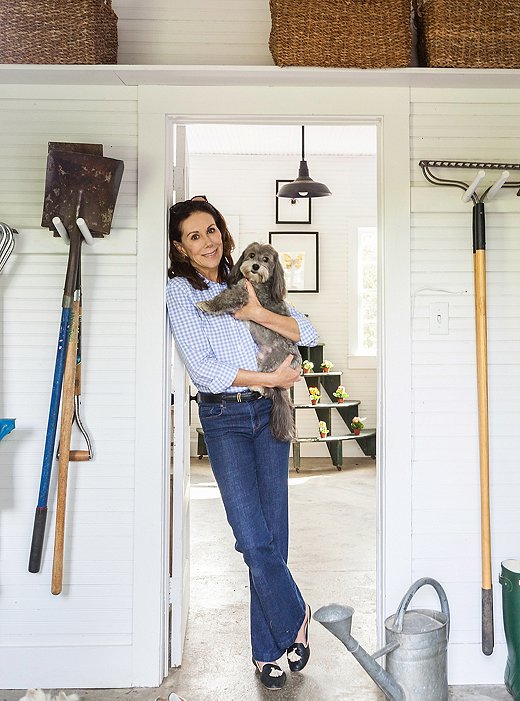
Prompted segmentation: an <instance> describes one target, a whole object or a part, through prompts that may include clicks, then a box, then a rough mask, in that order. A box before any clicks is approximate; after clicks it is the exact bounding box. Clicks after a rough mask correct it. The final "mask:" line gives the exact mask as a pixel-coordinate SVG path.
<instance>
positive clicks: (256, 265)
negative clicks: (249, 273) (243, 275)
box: [251, 263, 260, 272]
mask: <svg viewBox="0 0 520 701" xmlns="http://www.w3.org/2000/svg"><path fill="white" fill-rule="evenodd" d="M259 268H260V266H259V265H258V263H253V265H252V266H251V270H254V271H255V272H256V271H257V270H258V269H259Z"/></svg>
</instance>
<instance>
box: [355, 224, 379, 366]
mask: <svg viewBox="0 0 520 701" xmlns="http://www.w3.org/2000/svg"><path fill="white" fill-rule="evenodd" d="M372 228H374V229H376V235H377V234H378V232H377V226H376V223H375V222H374V221H368V220H363V221H362V220H360V221H358V222H355V223H354V224H353V225H352V228H351V231H350V232H349V265H348V270H349V285H348V290H349V295H348V297H349V299H348V317H349V318H348V331H349V342H348V367H349V369H351V370H364V369H371V368H377V352H378V351H377V347H376V352H375V353H373V354H367V353H364V352H362V351H361V350H360V338H361V330H360V325H359V280H360V261H359V232H360V230H361V229H372ZM378 239H379V237H378ZM377 246H379V240H378V242H377ZM378 287H379V279H378Z"/></svg>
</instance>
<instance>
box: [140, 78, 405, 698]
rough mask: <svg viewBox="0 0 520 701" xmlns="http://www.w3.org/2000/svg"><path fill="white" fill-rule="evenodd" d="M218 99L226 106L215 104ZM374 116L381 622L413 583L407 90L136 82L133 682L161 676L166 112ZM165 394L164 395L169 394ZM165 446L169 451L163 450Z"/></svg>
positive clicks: (193, 118)
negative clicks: (150, 84) (137, 91)
mask: <svg viewBox="0 0 520 701" xmlns="http://www.w3.org/2000/svg"><path fill="white" fill-rule="evenodd" d="M220 106H223V108H220ZM175 121H177V122H179V123H190V122H192V123H193V122H198V123H202V122H226V123H233V122H236V123H247V122H249V123H258V124H261V123H275V124H295V125H299V124H301V123H302V122H304V123H306V124H311V123H316V124H322V125H326V124H348V123H355V122H356V121H357V122H358V123H374V122H377V123H378V124H379V129H378V135H379V136H378V193H379V195H378V200H379V202H378V222H379V230H380V232H381V236H380V237H379V240H380V243H379V245H380V255H379V271H378V273H379V277H378V287H379V290H378V294H379V305H378V307H379V324H378V327H379V331H378V333H379V338H378V354H379V355H378V371H377V372H378V375H377V377H378V381H377V387H378V399H379V405H378V435H377V454H378V485H377V489H378V497H377V625H378V636H379V638H380V639H381V637H382V634H381V631H382V622H383V621H384V618H385V616H386V615H389V614H390V613H391V612H392V611H394V610H395V607H396V605H397V603H398V601H399V599H400V598H401V596H402V592H403V591H405V590H406V588H407V587H408V585H409V584H410V581H411V574H412V561H411V336H410V165H409V164H410V157H409V90H408V88H358V87H278V86H276V87H272V86H269V87H268V86H258V85H256V86H203V87H201V86H181V87H179V86H175V87H170V86H142V87H140V88H139V150H138V158H139V183H138V207H139V213H138V251H139V255H138V270H137V278H138V279H137V293H138V299H137V368H138V369H137V398H136V399H137V402H136V403H137V416H136V427H137V432H136V503H135V508H136V512H135V524H136V525H135V564H134V654H135V657H134V670H135V680H136V685H150V686H151V685H154V684H158V683H159V682H160V681H161V680H162V677H163V675H165V674H167V672H168V669H167V664H166V659H167V657H166V655H167V647H168V645H167V611H168V603H167V598H168V597H167V593H168V566H167V565H168V558H167V544H168V528H169V505H168V492H169V410H168V409H169V397H168V398H167V397H166V390H165V388H166V387H167V373H168V372H169V368H167V367H166V357H165V356H166V351H165V348H166V333H167V327H166V324H165V296H164V287H165V282H166V272H165V271H166V261H167V257H166V241H167V236H166V231H167V229H166V204H167V193H168V192H169V190H170V189H171V162H170V161H169V158H168V155H170V156H171V149H170V150H169V145H170V136H169V134H170V133H171V131H172V129H171V125H172V122H175ZM167 399H168V401H167ZM165 446H166V447H167V449H168V450H166V448H165Z"/></svg>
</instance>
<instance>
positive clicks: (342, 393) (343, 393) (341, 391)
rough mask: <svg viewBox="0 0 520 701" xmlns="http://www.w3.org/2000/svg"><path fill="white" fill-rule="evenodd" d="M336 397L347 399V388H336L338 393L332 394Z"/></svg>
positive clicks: (339, 386) (340, 386)
mask: <svg viewBox="0 0 520 701" xmlns="http://www.w3.org/2000/svg"><path fill="white" fill-rule="evenodd" d="M332 395H333V396H334V397H337V398H338V399H346V398H347V397H348V394H347V392H346V391H345V388H344V387H343V385H338V386H337V388H336V391H335V392H333V393H332Z"/></svg>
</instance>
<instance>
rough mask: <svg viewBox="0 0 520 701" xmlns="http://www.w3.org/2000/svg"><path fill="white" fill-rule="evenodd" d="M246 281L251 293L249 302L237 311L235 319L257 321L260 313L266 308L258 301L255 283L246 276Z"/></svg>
mask: <svg viewBox="0 0 520 701" xmlns="http://www.w3.org/2000/svg"><path fill="white" fill-rule="evenodd" d="M244 282H245V285H246V290H247V292H248V294H249V299H248V301H247V304H245V305H244V306H243V307H242V308H241V309H239V310H238V311H236V312H235V319H240V320H241V321H257V320H258V319H259V318H260V317H259V315H261V313H262V312H263V311H264V308H263V307H262V305H261V304H260V302H259V301H258V297H257V296H256V292H255V288H254V287H253V285H252V284H251V283H250V282H249V280H246V279H245V278H244Z"/></svg>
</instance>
